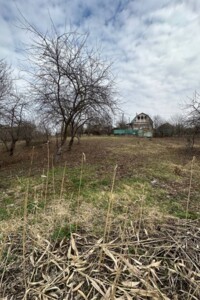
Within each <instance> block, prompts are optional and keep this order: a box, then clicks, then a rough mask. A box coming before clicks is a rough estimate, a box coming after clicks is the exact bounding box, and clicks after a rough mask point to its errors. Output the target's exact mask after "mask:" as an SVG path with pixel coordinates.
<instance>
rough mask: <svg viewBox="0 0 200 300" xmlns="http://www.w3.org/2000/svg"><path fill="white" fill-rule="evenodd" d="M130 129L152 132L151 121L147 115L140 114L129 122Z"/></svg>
mask: <svg viewBox="0 0 200 300" xmlns="http://www.w3.org/2000/svg"><path fill="white" fill-rule="evenodd" d="M131 127H132V128H133V129H143V130H153V121H152V119H151V118H150V117H149V116H148V115H147V114H145V113H140V114H137V115H136V116H135V118H134V119H133V121H132V122H131Z"/></svg>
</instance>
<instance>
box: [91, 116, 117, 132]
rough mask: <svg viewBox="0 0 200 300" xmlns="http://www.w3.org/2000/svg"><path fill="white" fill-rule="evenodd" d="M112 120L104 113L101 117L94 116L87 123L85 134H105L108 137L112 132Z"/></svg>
mask: <svg viewBox="0 0 200 300" xmlns="http://www.w3.org/2000/svg"><path fill="white" fill-rule="evenodd" d="M112 124H113V120H112V117H111V115H110V114H108V113H104V114H103V115H100V116H99V115H97V114H96V115H94V116H93V117H92V118H91V119H90V120H88V122H87V127H86V132H87V133H88V134H96V135H101V134H107V135H110V134H111V132H112V127H113V126H112Z"/></svg>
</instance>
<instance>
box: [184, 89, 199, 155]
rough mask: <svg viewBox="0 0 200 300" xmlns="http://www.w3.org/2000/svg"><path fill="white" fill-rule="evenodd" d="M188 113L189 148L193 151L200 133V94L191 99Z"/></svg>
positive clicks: (187, 106)
mask: <svg viewBox="0 0 200 300" xmlns="http://www.w3.org/2000/svg"><path fill="white" fill-rule="evenodd" d="M186 109H187V111H188V114H187V119H186V124H187V127H189V128H188V129H187V132H188V135H187V148H189V149H192V148H193V147H194V143H195V137H196V136H197V135H198V134H199V133H200V94H199V93H197V92H195V93H194V96H193V97H192V98H190V99H189V102H188V104H187V105H186Z"/></svg>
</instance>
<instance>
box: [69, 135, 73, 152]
mask: <svg viewBox="0 0 200 300" xmlns="http://www.w3.org/2000/svg"><path fill="white" fill-rule="evenodd" d="M73 143H74V136H72V137H71V139H70V141H69V144H68V151H71V149H72V146H73Z"/></svg>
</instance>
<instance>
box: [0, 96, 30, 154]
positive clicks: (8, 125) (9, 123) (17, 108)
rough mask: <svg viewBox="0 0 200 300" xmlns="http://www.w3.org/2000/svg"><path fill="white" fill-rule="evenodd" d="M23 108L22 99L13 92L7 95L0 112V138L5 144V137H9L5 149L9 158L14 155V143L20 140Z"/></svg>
mask: <svg viewBox="0 0 200 300" xmlns="http://www.w3.org/2000/svg"><path fill="white" fill-rule="evenodd" d="M25 106H26V102H25V100H24V97H23V96H22V95H19V94H17V93H16V92H15V93H12V94H10V95H7V99H6V103H4V106H3V107H2V110H1V131H2V135H0V138H2V141H3V142H4V144H5V136H6V138H8V137H9V142H10V145H9V146H6V147H7V149H8V151H9V155H10V156H12V155H13V154H14V150H15V145H16V142H17V141H18V140H19V138H20V133H21V125H22V122H23V113H24V109H25Z"/></svg>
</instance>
